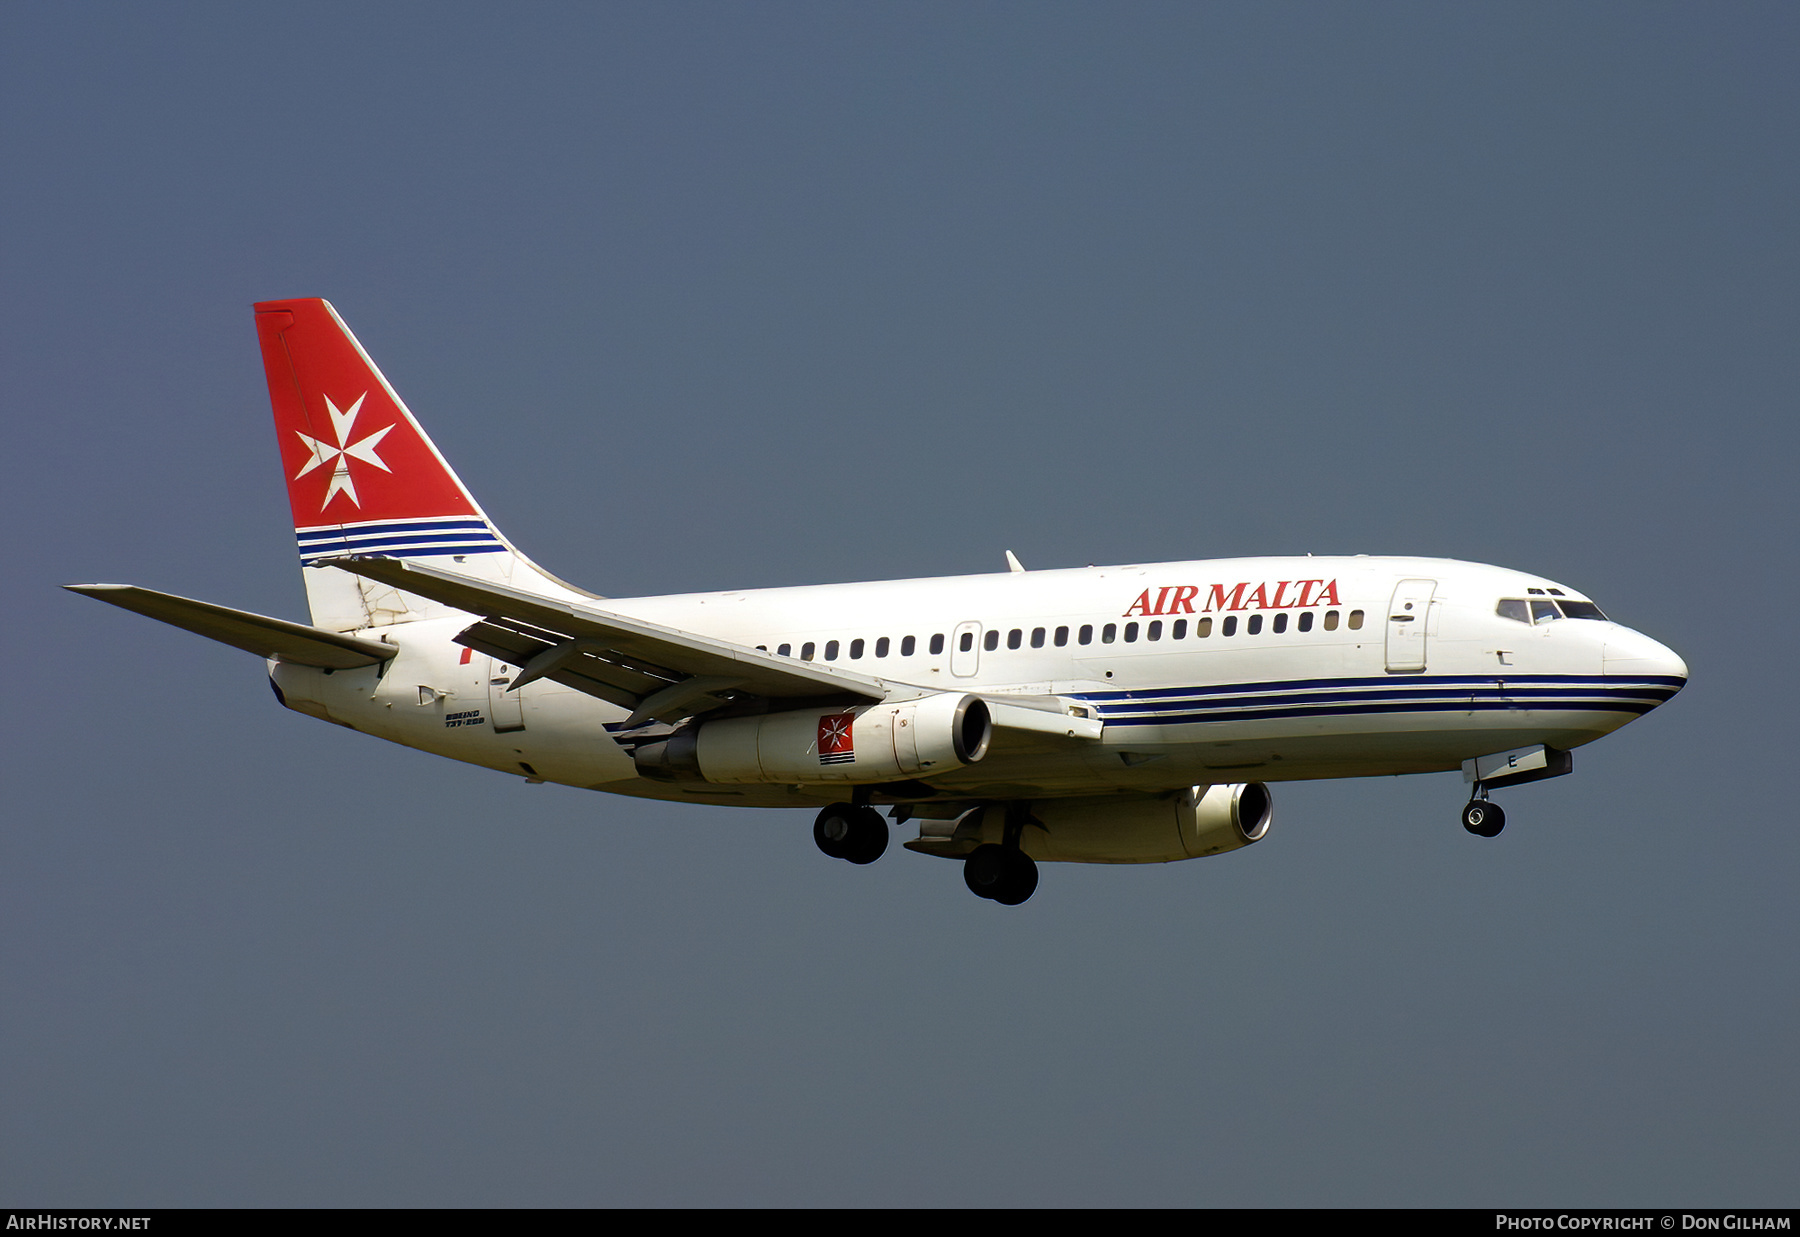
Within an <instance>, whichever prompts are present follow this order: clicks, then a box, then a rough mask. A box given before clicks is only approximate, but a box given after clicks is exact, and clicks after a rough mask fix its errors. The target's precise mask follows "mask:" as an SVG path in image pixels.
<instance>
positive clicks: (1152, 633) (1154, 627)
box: [1144, 619, 1162, 640]
mask: <svg viewBox="0 0 1800 1237" xmlns="http://www.w3.org/2000/svg"><path fill="white" fill-rule="evenodd" d="M1144 639H1146V640H1161V639H1162V620H1161V619H1158V620H1156V622H1154V623H1152V624H1150V630H1149V631H1146V632H1145V633H1144Z"/></svg>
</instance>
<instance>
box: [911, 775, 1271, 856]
mask: <svg viewBox="0 0 1800 1237" xmlns="http://www.w3.org/2000/svg"><path fill="white" fill-rule="evenodd" d="M1031 815H1032V817H1033V819H1034V821H1035V822H1037V823H1035V824H1027V825H1026V826H1025V829H1024V832H1022V833H1021V834H1020V835H1019V845H1020V847H1021V848H1022V849H1023V850H1024V851H1025V853H1026V854H1028V855H1030V856H1031V857H1032V858H1033V859H1036V860H1038V861H1040V862H1046V863H1170V862H1173V861H1175V860H1177V859H1200V858H1204V857H1205V856H1207V855H1218V854H1223V853H1224V852H1225V851H1228V850H1236V849H1238V848H1239V847H1240V846H1248V845H1250V843H1252V842H1259V841H1261V840H1262V839H1263V837H1264V835H1266V834H1267V833H1268V832H1269V824H1270V822H1271V821H1272V820H1273V818H1274V811H1273V805H1272V801H1271V799H1270V797H1269V788H1268V787H1267V786H1264V785H1263V784H1262V783H1261V782H1244V783H1240V784H1235V785H1229V786H1193V787H1190V788H1189V789H1187V790H1184V791H1182V792H1181V793H1180V794H1178V795H1175V796H1174V797H1173V798H1168V799H1138V798H1127V797H1125V796H1123V795H1109V796H1107V797H1105V798H1095V799H1040V800H1036V801H1034V802H1033V803H1032V805H1031ZM1005 818H1006V814H1005V811H1004V810H1003V809H1002V808H1001V807H999V806H995V807H990V808H983V809H980V810H978V811H975V812H971V813H970V814H969V815H968V816H965V817H963V819H962V820H961V821H959V822H957V824H956V826H955V829H954V832H953V833H952V834H951V836H950V837H948V838H944V839H943V840H944V842H946V843H948V844H949V845H950V846H951V847H954V850H951V849H949V847H946V849H943V850H939V849H938V848H937V847H936V846H930V847H927V849H930V850H931V851H932V852H933V853H936V854H946V855H948V854H957V853H966V852H967V851H969V850H973V849H974V848H975V846H977V845H979V844H980V843H982V842H998V841H1000V840H1001V833H1002V824H1003V822H1004V820H1005ZM934 824H936V822H933V821H926V822H923V826H924V828H925V829H926V830H927V831H929V830H930V829H931V828H932V826H933V825H934ZM1039 826H1042V827H1041V828H1040V827H1039ZM939 836H940V837H941V836H942V835H939ZM931 840H933V839H932V838H931V835H930V833H929V832H927V833H925V834H923V835H922V836H921V842H930V841H931Z"/></svg>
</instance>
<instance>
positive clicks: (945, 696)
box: [634, 692, 993, 785]
mask: <svg viewBox="0 0 1800 1237" xmlns="http://www.w3.org/2000/svg"><path fill="white" fill-rule="evenodd" d="M992 737H993V721H992V719H991V718H990V716H989V714H988V707H987V705H985V704H984V703H982V700H981V697H979V696H967V695H961V694H958V693H956V692H938V693H935V694H933V695H929V696H921V697H919V698H917V699H914V700H901V701H889V702H884V703H882V704H870V705H855V706H850V707H845V708H831V709H819V708H812V709H794V710H791V711H789V712H785V713H765V714H762V715H761V716H756V717H725V718H720V719H718V720H716V721H703V722H701V723H700V724H699V725H698V726H695V727H693V728H691V729H683V730H679V731H677V732H676V733H675V734H673V735H671V736H669V738H668V739H666V740H664V741H662V742H659V743H655V744H647V745H645V746H643V747H640V748H638V750H637V751H636V753H635V754H634V759H635V760H636V761H637V766H638V771H639V772H640V773H643V774H644V775H645V776H647V777H655V778H660V779H663V780H681V779H683V778H702V779H704V780H706V781H708V782H717V783H722V784H727V785H730V784H741V783H747V782H786V783H790V784H802V785H804V784H808V783H812V784H817V783H832V782H841V783H858V782H893V781H900V780H903V779H907V778H919V777H930V776H931V775H933V774H935V773H945V772H948V771H949V770H951V769H959V768H962V767H963V766H965V765H972V764H974V763H975V762H976V761H978V760H980V759H981V758H982V757H983V756H985V755H987V750H988V744H989V742H990V741H991V739H992Z"/></svg>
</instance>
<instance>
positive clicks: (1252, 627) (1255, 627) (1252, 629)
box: [1244, 614, 1262, 636]
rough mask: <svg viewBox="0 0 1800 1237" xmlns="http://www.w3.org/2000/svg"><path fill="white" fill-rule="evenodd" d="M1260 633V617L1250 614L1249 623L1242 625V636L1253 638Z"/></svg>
mask: <svg viewBox="0 0 1800 1237" xmlns="http://www.w3.org/2000/svg"><path fill="white" fill-rule="evenodd" d="M1261 631H1262V615H1260V614H1252V615H1251V616H1250V621H1249V622H1248V623H1246V624H1244V634H1245V635H1248V636H1254V635H1257V634H1259V633H1260V632H1261Z"/></svg>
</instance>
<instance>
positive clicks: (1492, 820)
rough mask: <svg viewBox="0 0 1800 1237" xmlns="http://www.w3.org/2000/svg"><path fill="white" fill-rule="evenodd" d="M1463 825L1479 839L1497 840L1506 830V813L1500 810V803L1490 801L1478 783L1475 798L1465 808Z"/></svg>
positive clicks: (1485, 791)
mask: <svg viewBox="0 0 1800 1237" xmlns="http://www.w3.org/2000/svg"><path fill="white" fill-rule="evenodd" d="M1462 823H1463V828H1465V829H1467V830H1468V831H1469V832H1470V833H1473V834H1474V835H1475V836H1476V837H1478V838H1495V837H1499V836H1500V831H1501V830H1502V829H1504V828H1506V813H1505V812H1503V811H1501V810H1500V805H1499V804H1498V803H1494V802H1492V801H1491V800H1489V799H1488V797H1487V790H1486V789H1485V788H1484V787H1482V785H1481V784H1480V783H1479V782H1477V783H1476V785H1475V798H1473V799H1471V800H1469V803H1468V806H1466V807H1465V808H1463V813H1462Z"/></svg>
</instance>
